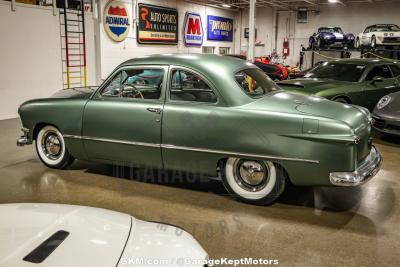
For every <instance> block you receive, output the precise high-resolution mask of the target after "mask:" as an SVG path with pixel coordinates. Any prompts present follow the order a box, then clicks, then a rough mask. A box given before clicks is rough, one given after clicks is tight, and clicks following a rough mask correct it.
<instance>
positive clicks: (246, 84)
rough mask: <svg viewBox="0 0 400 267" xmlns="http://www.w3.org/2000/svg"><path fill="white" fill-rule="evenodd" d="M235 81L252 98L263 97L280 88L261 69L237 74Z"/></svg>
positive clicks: (242, 71) (247, 70) (246, 70)
mask: <svg viewBox="0 0 400 267" xmlns="http://www.w3.org/2000/svg"><path fill="white" fill-rule="evenodd" d="M235 80H236V82H237V83H238V84H239V85H240V87H241V88H242V89H243V91H244V92H245V93H246V94H247V95H248V96H250V97H254V98H258V97H262V96H264V95H266V94H268V93H270V92H273V91H278V90H280V88H279V87H278V86H277V85H276V84H275V83H274V82H273V81H272V80H271V79H270V78H269V77H268V76H267V75H266V74H265V73H264V72H263V71H262V70H260V69H256V68H251V69H245V70H241V71H239V72H237V73H236V74H235Z"/></svg>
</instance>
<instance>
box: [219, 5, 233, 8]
mask: <svg viewBox="0 0 400 267" xmlns="http://www.w3.org/2000/svg"><path fill="white" fill-rule="evenodd" d="M221 6H222V7H226V8H231V5H228V4H222V5H221Z"/></svg>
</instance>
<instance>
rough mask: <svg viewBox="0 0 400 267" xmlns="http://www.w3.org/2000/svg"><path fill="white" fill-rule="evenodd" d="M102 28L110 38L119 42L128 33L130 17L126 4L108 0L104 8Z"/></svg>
mask: <svg viewBox="0 0 400 267" xmlns="http://www.w3.org/2000/svg"><path fill="white" fill-rule="evenodd" d="M103 25H104V30H105V31H106V33H107V35H108V36H109V37H110V39H111V40H114V41H116V42H121V41H123V40H125V38H126V37H127V36H128V33H129V26H130V17H129V12H128V9H127V8H126V6H125V5H124V4H123V3H121V2H119V1H110V2H108V3H107V5H106V6H105V8H104V13H103Z"/></svg>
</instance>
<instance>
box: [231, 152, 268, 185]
mask: <svg viewBox="0 0 400 267" xmlns="http://www.w3.org/2000/svg"><path fill="white" fill-rule="evenodd" d="M234 172H235V173H234V177H235V180H236V183H237V184H238V185H239V186H240V187H241V188H243V189H245V190H247V191H251V192H257V191H260V190H262V189H263V188H265V186H266V185H267V184H268V180H269V169H268V167H267V165H265V164H264V162H262V161H256V160H242V159H238V160H236V161H235V164H234Z"/></svg>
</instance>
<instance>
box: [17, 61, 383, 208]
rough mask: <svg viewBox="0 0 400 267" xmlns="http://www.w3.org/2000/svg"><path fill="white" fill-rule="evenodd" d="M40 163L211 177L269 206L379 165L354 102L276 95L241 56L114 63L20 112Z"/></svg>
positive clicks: (365, 116) (364, 175) (358, 177)
mask: <svg viewBox="0 0 400 267" xmlns="http://www.w3.org/2000/svg"><path fill="white" fill-rule="evenodd" d="M19 114H20V116H21V120H22V124H23V127H24V128H23V132H24V135H23V136H22V137H21V138H20V139H19V140H18V141H17V143H18V145H25V144H31V143H33V141H36V142H35V143H36V150H37V154H38V155H39V158H40V159H41V161H42V162H43V163H44V164H46V165H47V166H49V167H51V168H66V167H67V166H68V165H70V164H71V163H72V162H73V160H74V159H81V160H89V161H96V162H102V163H109V164H115V163H118V164H121V165H126V164H129V165H130V164H132V163H135V164H137V166H141V167H146V168H157V169H162V168H163V169H170V170H178V171H185V172H193V173H200V174H203V175H209V176H218V177H221V178H222V181H223V183H224V185H225V187H226V188H227V190H228V191H229V192H230V193H233V194H234V195H235V196H236V197H237V198H238V199H240V200H242V201H246V202H249V203H255V204H268V203H271V202H273V201H274V200H275V199H276V198H277V197H278V196H279V195H280V194H281V193H282V192H283V190H284V188H285V186H286V184H287V182H288V181H291V182H292V183H293V184H296V185H335V186H351V185H359V184H362V183H364V182H365V181H367V180H368V179H369V178H371V177H373V176H374V175H375V174H376V173H377V172H378V170H379V167H380V163H381V156H380V153H379V152H378V150H377V149H376V148H375V147H374V146H373V145H372V144H371V138H370V132H371V122H372V120H371V117H370V113H369V112H368V110H366V109H365V108H362V107H358V106H352V105H346V104H342V103H337V102H333V101H329V100H327V99H324V98H321V97H316V96H305V95H300V94H294V93H288V92H284V91H282V90H281V89H280V88H279V87H278V86H277V85H276V84H275V83H273V82H272V81H271V79H269V78H268V77H267V76H266V75H265V74H264V73H263V72H262V71H261V70H260V69H258V68H257V67H255V66H254V65H253V64H251V63H247V62H245V61H243V60H241V59H236V58H231V57H222V56H215V55H200V54H176V55H172V54H165V55H155V56H148V57H143V58H137V59H132V60H129V61H126V62H125V63H123V64H121V65H120V66H118V67H117V68H116V69H115V70H114V71H113V72H112V73H111V75H110V76H109V77H108V78H107V79H106V80H105V81H104V83H103V84H102V85H101V86H100V87H99V88H97V89H95V90H93V89H90V88H75V89H65V90H61V91H60V92H58V93H56V94H55V95H54V96H52V97H50V98H47V99H36V100H31V101H28V102H26V103H24V104H22V105H21V107H20V109H19Z"/></svg>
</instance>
